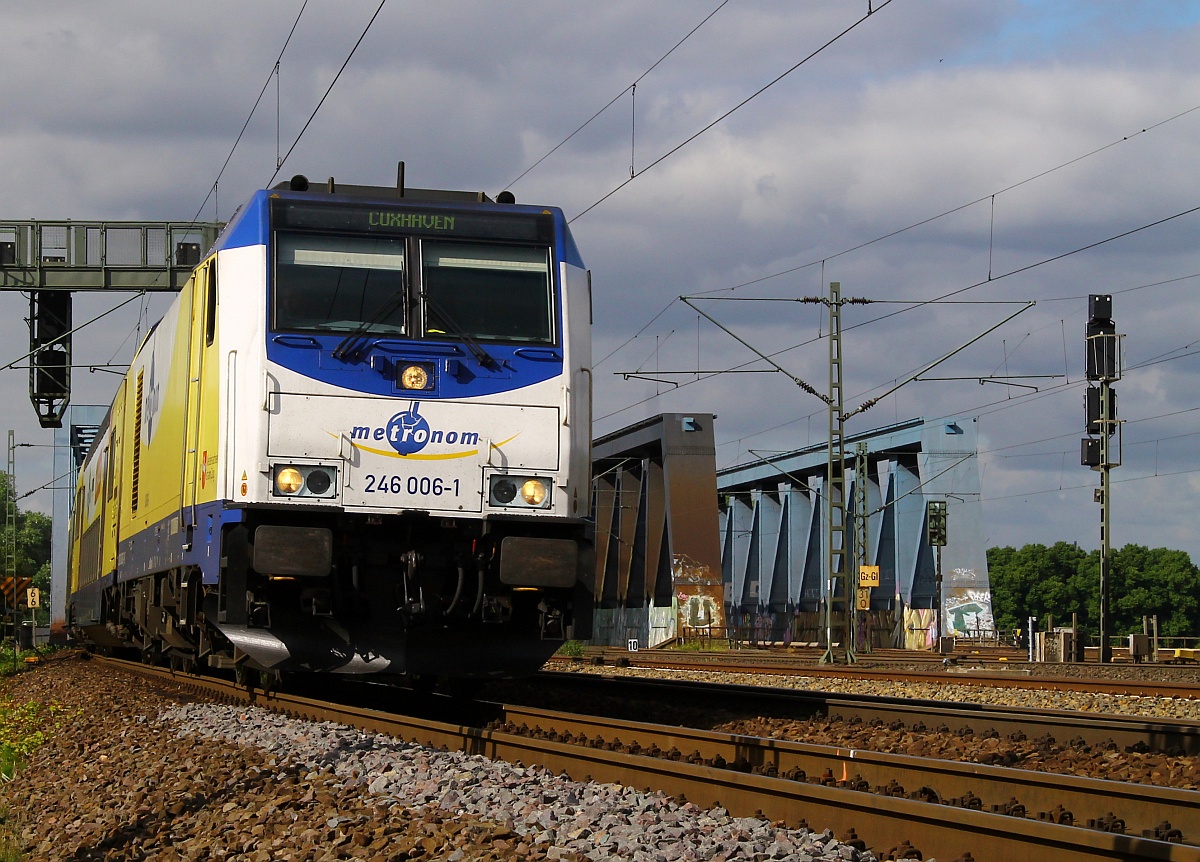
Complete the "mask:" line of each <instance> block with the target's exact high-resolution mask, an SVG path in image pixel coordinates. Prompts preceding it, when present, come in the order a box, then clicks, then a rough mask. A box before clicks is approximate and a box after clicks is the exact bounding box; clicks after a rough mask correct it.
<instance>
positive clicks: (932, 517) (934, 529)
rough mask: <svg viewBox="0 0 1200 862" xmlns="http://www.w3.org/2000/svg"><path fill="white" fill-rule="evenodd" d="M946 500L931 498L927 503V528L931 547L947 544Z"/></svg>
mask: <svg viewBox="0 0 1200 862" xmlns="http://www.w3.org/2000/svg"><path fill="white" fill-rule="evenodd" d="M946 521H947V518H946V501H945V500H930V501H929V502H927V503H926V504H925V530H926V537H927V538H928V539H929V544H930V546H931V547H935V548H941V547H945V546H946V538H947V530H946V526H947V524H946Z"/></svg>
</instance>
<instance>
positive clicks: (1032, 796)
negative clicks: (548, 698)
mask: <svg viewBox="0 0 1200 862" xmlns="http://www.w3.org/2000/svg"><path fill="white" fill-rule="evenodd" d="M504 711H505V720H506V722H507V725H508V726H509V727H518V728H522V729H521V730H519V731H518V732H520V733H522V735H532V736H536V737H538V738H543V739H544V738H546V737H550V738H551V739H554V740H556V741H557V740H563V741H565V740H569V739H571V738H574V740H575V742H576V744H579V742H580V739H581V738H584V739H586V740H587V743H586V744H589V745H592V746H593V747H596V746H597V745H598V742H599V740H600V739H604V740H605V741H606V743H607V744H610V745H611V744H613V742H614V741H617V742H618V744H621V745H622V746H623V750H626V751H628V750H629V749H635V750H636V749H641V750H643V751H645V750H651V749H656V750H657V751H658V752H659V753H658V754H656V755H655V756H660V757H670V758H672V759H682V758H684V757H690V758H691V759H692V760H693V761H694V760H696V759H699V758H703V759H704V760H705V761H714V760H717V759H718V758H719V759H720V760H721V761H724V762H725V763H727V764H730V767H729V768H733V769H737V770H738V771H742V772H747V771H753V772H755V773H757V774H769V775H774V776H797V777H794V778H792V779H791V780H807V781H809V782H813V781H818V782H822V783H825V784H826V785H827V786H838V787H846V788H851V789H855V790H858V791H859V792H864V791H873V792H876V793H880V792H885V793H887V794H889V795H899V796H908V797H909V798H911V794H912V793H914V792H915V793H918V794H919V795H920V796H922V797H923V798H925V799H927V800H928V801H940V802H942V803H943V804H950V805H959V806H960V807H961V806H975V807H978V808H980V809H981V810H984V811H1003V812H1004V813H1007V814H1009V816H1018V817H1021V816H1026V813H1027V815H1028V816H1029V817H1034V818H1036V819H1048V818H1051V817H1053V818H1055V822H1065V821H1067V820H1070V821H1072V822H1074V823H1075V824H1076V825H1082V824H1084V823H1087V822H1089V821H1094V822H1105V823H1111V822H1113V820H1114V819H1119V820H1120V821H1123V823H1124V828H1125V829H1126V830H1128V831H1129V832H1131V833H1132V834H1142V833H1144V832H1146V831H1150V832H1153V831H1154V830H1155V829H1156V828H1158V827H1160V826H1161V825H1162V823H1163V821H1164V820H1166V821H1169V823H1170V827H1172V828H1174V829H1177V830H1179V832H1180V833H1182V836H1181V837H1182V840H1185V841H1189V843H1200V793H1198V792H1196V791H1194V790H1181V789H1176V788H1162V787H1156V786H1153V785H1145V784H1134V783H1130V782H1123V781H1106V780H1101V779H1096V778H1082V777H1078V776H1073V775H1060V774H1054V773H1048V772H1036V771H1033V770H1028V769H1012V768H1008V767H997V766H987V765H984V764H979V763H964V762H960V761H951V760H940V759H936V758H928V757H913V756H910V755H900V754H885V753H880V752H874V751H864V750H861V749H848V748H840V747H835V746H827V745H809V744H806V743H802V742H795V741H791V740H781V739H773V738H770V739H768V738H763V737H756V736H747V735H743V734H733V733H723V732H716V731H705V730H694V729H688V728H684V727H674V726H667V725H654V724H647V723H643V722H636V721H621V720H617V719H608V718H596V717H593V716H584V715H575V714H571V713H564V712H558V711H552V710H542V709H534V708H531V707H518V706H512V705H505V706H504ZM621 741H623V742H621ZM672 749H674V751H672ZM668 752H670V754H668ZM797 770H799V771H800V772H801V773H802V776H803V777H800V776H798V775H797V772H796V771H797ZM822 776H824V778H822Z"/></svg>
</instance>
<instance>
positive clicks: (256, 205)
mask: <svg viewBox="0 0 1200 862" xmlns="http://www.w3.org/2000/svg"><path fill="white" fill-rule="evenodd" d="M399 177H400V180H399V182H398V183H397V185H396V186H395V187H376V186H348V185H339V184H337V183H335V181H334V180H333V179H332V178H331V179H330V180H329V181H328V182H327V183H314V184H310V183H309V181H308V180H307V179H306V178H305V177H303V176H296V177H293V178H292V180H291V181H289V182H286V183H281V184H280V185H277V186H275V187H273V188H270V189H263V190H259V191H257V192H256V193H255V194H254V195H253V197H251V199H250V200H249V201H248V202H247V203H246V204H245V205H243V206H242V207H241V208H240V209H239V210H238V212H237V213H236V215H235V216H234V218H233V219H232V220H231V221H230V222H229V223H228V225H226V227H225V229H224V230H223V231H222V233H221V235H220V237H219V238H218V240H217V242H216V243H215V244H214V246H213V248H212V249H211V250H210V251H209V252H208V253H207V254H206V255H205V256H204V258H203V259H202V260H201V261H200V263H199V264H198V265H197V266H196V267H195V270H194V271H193V273H192V275H191V277H190V279H189V280H188V281H187V283H186V284H185V286H184V287H183V289H182V290H181V291H180V292H179V294H178V295H177V297H176V298H175V301H174V302H173V304H172V305H171V306H170V308H169V310H168V311H167V312H166V315H165V316H164V317H163V318H162V320H160V321H159V322H158V323H157V324H156V325H155V326H154V327H153V329H152V330H151V331H150V332H149V333H148V334H147V335H146V337H145V339H144V341H143V342H142V344H141V346H140V347H139V348H138V351H137V353H136V355H135V356H134V358H133V361H132V363H131V365H130V367H129V370H128V372H127V373H126V374H125V376H124V378H123V380H122V382H121V383H120V385H119V388H118V391H117V394H116V397H115V399H114V401H113V403H112V406H111V408H110V410H109V412H108V415H107V417H106V419H105V420H104V422H103V423H102V425H101V427H100V429H99V431H98V433H97V435H96V437H95V441H94V443H93V445H92V448H91V450H90V452H89V453H88V456H87V458H86V460H85V461H84V463H83V465H82V467H81V469H80V473H79V481H78V486H77V489H76V493H75V501H74V508H73V515H72V521H71V525H70V527H71V541H70V549H71V550H70V562H69V585H68V608H67V613H68V623H69V625H70V627H71V629H72V631H74V632H75V633H76V634H77V635H78V636H79V637H80V638H82V639H84V640H85V641H87V642H88V643H90V644H93V645H96V646H98V647H101V648H133V649H136V650H139V651H140V653H141V655H142V658H143V660H145V661H148V662H154V663H162V664H165V663H168V662H169V663H170V664H171V665H172V666H174V667H178V668H182V669H188V670H198V669H200V668H201V667H215V668H226V669H228V668H233V669H235V670H237V671H238V672H239V673H250V672H258V673H259V674H268V675H271V676H278V675H280V674H282V673H284V672H298V673H310V672H311V673H318V672H338V673H386V674H400V675H408V676H410V677H413V678H424V679H427V678H430V677H435V676H440V677H450V678H456V677H457V678H461V677H475V678H480V677H503V676H515V675H520V674H523V673H526V672H532V671H533V670H535V669H537V668H538V667H539V666H540V665H541V664H542V663H543V662H544V661H545V660H546V659H547V658H548V657H549V656H550V655H551V654H552V653H553V652H554V651H555V650H556V649H557V648H558V647H559V646H560V645H561V644H562V642H563V641H564V639H566V638H569V637H587V636H588V634H589V632H588V629H589V627H590V625H591V601H592V598H591V590H590V582H591V579H592V568H593V567H594V553H593V551H592V538H593V536H592V531H591V527H590V523H591V522H590V520H589V517H590V508H591V493H590V468H591V465H590V451H591V449H590V447H591V391H592V379H591V334H590V324H591V283H590V273H589V272H588V271H587V270H586V269H585V268H584V265H583V261H582V260H581V258H580V255H579V251H578V249H577V248H576V246H575V242H574V240H573V239H572V237H571V233H570V231H569V229H568V227H567V224H566V220H565V219H564V217H563V214H562V212H561V211H560V210H559V209H557V208H554V207H542V206H528V205H521V204H517V203H516V202H515V201H514V200H513V198H512V196H511V194H510V193H508V192H504V193H502V194H500V195H498V196H497V199H496V200H492V199H490V198H489V197H487V196H486V195H484V194H482V193H473V192H456V191H443V190H432V189H406V188H405V187H404V183H403V169H402V168H401V171H400V172H399Z"/></svg>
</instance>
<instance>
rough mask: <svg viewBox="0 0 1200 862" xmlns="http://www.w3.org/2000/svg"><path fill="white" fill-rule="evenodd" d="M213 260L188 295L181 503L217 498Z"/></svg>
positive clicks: (217, 399) (198, 274)
mask: <svg viewBox="0 0 1200 862" xmlns="http://www.w3.org/2000/svg"><path fill="white" fill-rule="evenodd" d="M217 289H218V284H217V262H216V258H210V259H209V260H208V261H207V262H206V263H204V264H201V265H200V266H199V267H198V268H197V269H196V290H195V291H194V293H193V297H192V338H191V343H192V350H191V357H190V360H191V374H190V378H191V381H190V383H189V385H190V386H191V389H190V390H189V392H188V397H189V401H188V418H187V422H188V433H187V437H188V455H187V457H188V462H189V463H188V469H187V472H186V476H185V480H184V481H185V485H184V502H185V505H187V504H188V503H193V504H195V505H200V504H202V503H211V502H213V501H214V500H216V499H218V497H219V496H220V495H219V492H218V489H217V476H218V475H220V473H219V471H218V467H219V464H218V461H219V448H220V438H219V429H220V424H219V422H220V415H219V414H220V374H219V371H220V363H219V361H218V358H219V345H218V331H217V326H216V319H215V317H216V315H217V303H218V302H219V297H218V295H217V292H216V291H217Z"/></svg>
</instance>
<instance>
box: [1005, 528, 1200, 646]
mask: <svg viewBox="0 0 1200 862" xmlns="http://www.w3.org/2000/svg"><path fill="white" fill-rule="evenodd" d="M1111 562H1112V565H1111V567H1110V574H1109V585H1108V586H1109V627H1108V628H1109V632H1110V634H1112V635H1113V636H1114V637H1121V636H1124V635H1126V634H1129V633H1130V632H1140V631H1141V630H1142V617H1143V616H1151V615H1157V617H1158V627H1159V633H1160V634H1162V635H1164V636H1180V635H1197V634H1200V569H1198V568H1197V567H1196V566H1195V565H1194V564H1193V563H1192V561H1191V559H1190V558H1189V557H1188V555H1187V554H1186V553H1184V552H1183V551H1172V550H1169V549H1167V548H1153V549H1149V548H1145V547H1142V546H1141V545H1126V546H1125V547H1124V548H1121V549H1120V550H1115V551H1113V554H1112V561H1111ZM988 573H989V577H990V578H991V582H992V604H993V613H994V614H995V617H996V625H997V626H998V627H1000V628H1024V627H1025V625H1026V620H1027V618H1028V617H1030V616H1035V617H1037V618H1038V621H1039V623H1040V624H1042V625H1044V624H1045V623H1046V622H1047V616H1053V618H1054V621H1055V622H1056V623H1062V622H1067V621H1069V620H1070V619H1071V615H1072V614H1078V616H1079V626H1080V630H1081V633H1082V634H1084V635H1085V636H1086V635H1095V634H1098V633H1099V630H1100V623H1099V620H1100V552H1099V551H1091V552H1086V551H1082V550H1080V549H1079V548H1077V547H1076V546H1074V545H1070V544H1067V543H1066V542H1058V543H1057V544H1055V545H1053V546H1051V547H1046V546H1045V545H1026V546H1024V547H1023V548H1020V549H1014V548H1008V547H1004V548H989V549H988Z"/></svg>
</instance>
